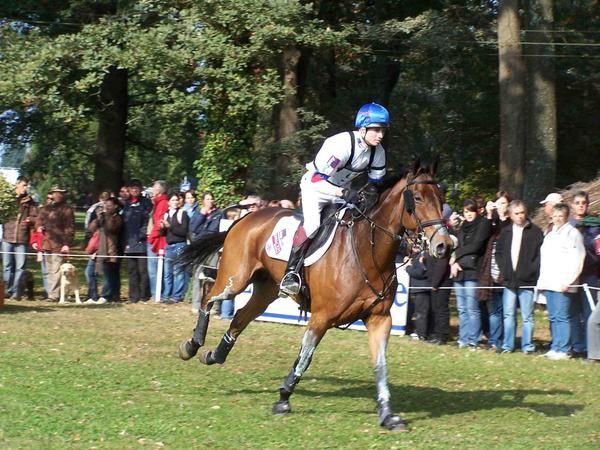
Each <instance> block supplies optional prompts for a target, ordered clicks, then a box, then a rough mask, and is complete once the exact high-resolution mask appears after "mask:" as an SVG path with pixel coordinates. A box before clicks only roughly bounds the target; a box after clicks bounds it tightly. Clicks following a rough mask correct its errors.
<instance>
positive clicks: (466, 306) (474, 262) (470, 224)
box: [450, 199, 491, 349]
mask: <svg viewBox="0 0 600 450" xmlns="http://www.w3.org/2000/svg"><path fill="white" fill-rule="evenodd" d="M478 209H479V208H478V206H477V203H476V202H475V201H474V200H472V199H467V200H465V201H464V202H463V216H464V219H465V220H464V222H463V223H462V224H461V226H460V227H459V228H458V230H455V231H454V233H455V235H456V237H457V239H458V245H457V247H456V249H455V250H454V253H453V254H452V256H451V257H450V277H451V278H452V279H453V280H454V288H455V293H456V308H457V310H458V322H459V323H458V346H459V347H460V348H465V347H469V348H471V349H477V347H478V346H479V340H480V339H481V311H480V309H479V302H478V301H477V296H476V290H477V286H478V281H477V280H478V278H479V272H480V270H481V262H482V256H483V255H484V253H485V249H486V245H487V241H488V239H489V237H490V233H491V223H490V221H489V220H488V219H486V218H485V217H482V216H480V215H479V213H478Z"/></svg>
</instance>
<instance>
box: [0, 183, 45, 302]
mask: <svg viewBox="0 0 600 450" xmlns="http://www.w3.org/2000/svg"><path fill="white" fill-rule="evenodd" d="M28 184H29V180H28V179H27V178H25V177H23V176H21V177H19V178H17V183H16V184H15V197H14V201H15V202H16V204H17V207H18V211H16V212H15V214H14V216H13V217H10V218H9V219H8V220H6V222H5V223H4V224H3V236H2V266H3V267H4V277H3V278H4V286H5V289H6V294H7V295H9V296H10V297H11V298H12V299H14V300H20V299H21V295H22V294H23V293H22V292H19V280H20V279H21V276H22V275H23V272H24V271H25V264H26V262H27V255H26V253H27V244H28V243H29V238H30V232H31V229H32V227H33V225H34V223H35V219H36V217H37V212H38V205H37V203H36V202H34V201H33V199H32V198H31V197H30V196H29V194H28V193H27V186H28Z"/></svg>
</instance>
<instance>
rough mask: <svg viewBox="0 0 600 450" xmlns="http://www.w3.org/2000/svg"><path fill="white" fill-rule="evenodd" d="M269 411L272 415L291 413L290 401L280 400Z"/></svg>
mask: <svg viewBox="0 0 600 450" xmlns="http://www.w3.org/2000/svg"><path fill="white" fill-rule="evenodd" d="M271 411H272V412H273V415H275V416H281V415H283V414H289V413H291V412H292V407H291V406H290V402H287V401H282V400H280V401H278V402H277V403H275V404H274V405H273V409H272V410H271Z"/></svg>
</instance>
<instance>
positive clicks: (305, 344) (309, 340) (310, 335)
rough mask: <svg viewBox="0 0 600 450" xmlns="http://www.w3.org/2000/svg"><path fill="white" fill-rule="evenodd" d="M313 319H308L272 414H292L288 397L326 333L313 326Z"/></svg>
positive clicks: (323, 328) (320, 327)
mask: <svg viewBox="0 0 600 450" xmlns="http://www.w3.org/2000/svg"><path fill="white" fill-rule="evenodd" d="M313 318H314V316H313V317H312V318H311V319H310V321H309V323H308V325H307V329H306V331H305V332H304V336H303V337H302V344H301V345H300V351H299V353H298V358H296V361H295V362H294V365H293V366H292V370H290V373H289V374H288V376H287V377H285V379H284V380H283V383H282V384H281V386H280V387H279V400H278V401H277V402H276V403H275V404H274V405H273V409H272V411H273V414H287V413H290V412H292V407H291V406H290V397H291V395H292V394H293V392H294V389H296V386H297V385H298V383H299V382H300V379H301V378H302V375H303V374H304V372H306V369H308V366H309V365H310V362H311V360H312V356H313V353H314V352H315V349H316V348H317V345H319V342H321V339H322V338H323V335H324V334H325V332H326V331H327V328H326V327H323V326H315V323H314V321H313Z"/></svg>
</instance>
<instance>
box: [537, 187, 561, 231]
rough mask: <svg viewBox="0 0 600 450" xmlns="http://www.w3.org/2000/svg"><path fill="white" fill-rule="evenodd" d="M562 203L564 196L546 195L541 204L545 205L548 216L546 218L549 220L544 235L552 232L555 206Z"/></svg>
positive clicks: (554, 193) (545, 212) (553, 193)
mask: <svg viewBox="0 0 600 450" xmlns="http://www.w3.org/2000/svg"><path fill="white" fill-rule="evenodd" d="M562 202H563V198H562V195H560V194H557V193H556V192H552V193H550V194H548V195H546V198H545V199H544V200H542V201H541V202H540V205H544V214H546V217H547V218H548V225H547V226H546V229H545V230H544V235H546V234H548V233H549V232H550V231H551V230H552V214H553V212H554V211H553V208H554V205H556V204H557V203H562Z"/></svg>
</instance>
